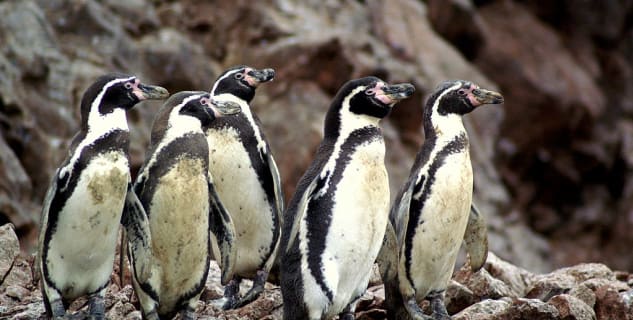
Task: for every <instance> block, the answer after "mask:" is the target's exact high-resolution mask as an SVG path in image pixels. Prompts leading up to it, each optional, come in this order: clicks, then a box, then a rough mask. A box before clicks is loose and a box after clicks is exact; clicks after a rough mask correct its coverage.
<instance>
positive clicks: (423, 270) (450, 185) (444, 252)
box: [399, 152, 473, 299]
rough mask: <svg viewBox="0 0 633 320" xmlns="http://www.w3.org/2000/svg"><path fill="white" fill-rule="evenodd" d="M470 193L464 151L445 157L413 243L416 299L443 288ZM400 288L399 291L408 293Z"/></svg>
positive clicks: (470, 180) (459, 239) (469, 173)
mask: <svg viewBox="0 0 633 320" xmlns="http://www.w3.org/2000/svg"><path fill="white" fill-rule="evenodd" d="M472 192H473V176H472V167H471V162H470V157H469V155H468V152H464V153H458V154H455V155H451V156H449V157H448V158H447V159H446V161H445V164H444V165H443V166H442V167H440V168H439V169H438V170H437V172H436V175H435V183H434V184H433V186H432V190H431V193H430V196H429V198H428V199H427V200H426V202H425V204H424V208H423V212H422V219H423V220H424V223H422V224H421V225H419V226H418V229H417V232H416V233H415V237H414V240H413V251H412V263H411V278H412V279H413V282H414V288H415V296H416V297H417V298H418V299H422V298H424V297H425V296H426V295H427V294H428V293H430V292H431V291H438V290H444V289H446V286H447V285H448V281H449V279H450V277H451V275H452V274H453V269H454V266H455V260H456V259H457V253H458V251H459V248H460V246H461V243H462V240H463V238H464V232H465V230H466V224H467V223H468V214H469V210H470V205H471V201H472ZM409 223H412V221H409ZM404 261H405V259H404V258H403V259H401V265H400V267H401V268H400V270H401V272H399V276H400V277H401V278H402V277H403V276H405V273H404V270H403V265H404ZM402 280H403V279H401V287H402V286H403V281H402ZM405 286H406V285H405ZM402 289H403V292H407V291H410V290H411V288H402Z"/></svg>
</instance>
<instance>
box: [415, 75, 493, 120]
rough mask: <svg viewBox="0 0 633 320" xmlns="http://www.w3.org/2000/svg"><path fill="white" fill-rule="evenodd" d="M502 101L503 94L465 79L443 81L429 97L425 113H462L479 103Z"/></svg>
mask: <svg viewBox="0 0 633 320" xmlns="http://www.w3.org/2000/svg"><path fill="white" fill-rule="evenodd" d="M500 103H503V96H502V95H501V94H500V93H498V92H494V91H490V90H486V89H482V88H479V86H478V85H476V84H474V83H472V82H470V81H465V80H453V81H445V82H443V83H442V84H440V85H439V86H438V87H437V88H436V89H435V91H434V93H433V94H432V95H431V96H430V97H429V99H428V101H427V105H426V110H425V114H428V115H429V116H430V115H431V114H433V113H438V114H440V115H448V114H457V115H464V114H467V113H469V112H471V111H473V110H474V109H475V108H477V107H478V106H480V105H484V104H500Z"/></svg>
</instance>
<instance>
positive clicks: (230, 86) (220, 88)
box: [211, 65, 275, 103]
mask: <svg viewBox="0 0 633 320" xmlns="http://www.w3.org/2000/svg"><path fill="white" fill-rule="evenodd" d="M274 77H275V70H273V69H271V68H267V69H262V70H258V69H254V68H251V67H249V66H244V65H241V66H235V67H232V68H230V69H228V70H226V71H225V72H224V73H222V74H221V75H220V76H219V77H218V79H217V80H216V81H215V83H214V84H213V88H211V95H213V96H217V95H220V94H225V93H226V94H232V95H234V96H236V97H238V98H240V99H242V100H244V101H246V103H250V102H251V100H253V97H255V89H257V86H259V84H260V83H264V82H268V81H271V80H273V78H274Z"/></svg>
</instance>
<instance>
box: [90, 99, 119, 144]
mask: <svg viewBox="0 0 633 320" xmlns="http://www.w3.org/2000/svg"><path fill="white" fill-rule="evenodd" d="M82 130H83V131H85V132H86V138H88V136H92V137H100V136H103V135H105V134H107V133H108V132H111V131H114V130H121V131H126V132H129V127H128V124H127V115H126V113H125V110H124V109H123V108H113V109H112V111H111V112H108V113H105V114H103V113H100V112H99V106H98V105H95V103H93V105H92V106H91V108H90V112H89V113H88V116H87V119H82Z"/></svg>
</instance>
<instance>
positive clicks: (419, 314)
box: [404, 298, 435, 320]
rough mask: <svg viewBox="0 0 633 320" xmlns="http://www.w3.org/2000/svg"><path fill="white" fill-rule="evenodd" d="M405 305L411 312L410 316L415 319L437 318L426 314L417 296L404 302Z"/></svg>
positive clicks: (430, 319)
mask: <svg viewBox="0 0 633 320" xmlns="http://www.w3.org/2000/svg"><path fill="white" fill-rule="evenodd" d="M404 307H405V309H406V310H407V312H408V313H409V316H410V318H411V319H413V320H435V319H433V318H431V317H429V316H427V315H425V314H424V312H423V311H422V309H420V306H418V303H417V302H416V301H415V298H411V299H409V300H407V301H406V302H405V303H404Z"/></svg>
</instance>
